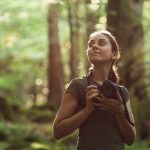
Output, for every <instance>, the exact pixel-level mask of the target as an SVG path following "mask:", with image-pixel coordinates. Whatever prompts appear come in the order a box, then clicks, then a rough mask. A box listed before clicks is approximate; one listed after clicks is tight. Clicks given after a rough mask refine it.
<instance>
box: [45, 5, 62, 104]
mask: <svg viewBox="0 0 150 150" xmlns="http://www.w3.org/2000/svg"><path fill="white" fill-rule="evenodd" d="M48 10H49V11H48V30H49V32H48V38H49V47H48V48H49V53H48V88H49V93H48V101H49V103H50V105H51V106H53V107H56V106H57V104H58V103H59V102H60V99H61V97H62V90H63V69H62V61H61V51H60V43H59V31H58V4H56V3H54V4H50V5H49V7H48Z"/></svg>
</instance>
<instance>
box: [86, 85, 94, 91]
mask: <svg viewBox="0 0 150 150" xmlns="http://www.w3.org/2000/svg"><path fill="white" fill-rule="evenodd" d="M91 89H97V86H95V85H89V86H87V88H86V91H89V90H91Z"/></svg>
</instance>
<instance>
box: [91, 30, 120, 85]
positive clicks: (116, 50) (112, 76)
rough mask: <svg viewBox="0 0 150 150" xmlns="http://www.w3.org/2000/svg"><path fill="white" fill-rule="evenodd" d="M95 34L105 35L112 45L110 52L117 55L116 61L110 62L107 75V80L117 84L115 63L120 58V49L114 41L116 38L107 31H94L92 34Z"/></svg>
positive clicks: (117, 76) (117, 77)
mask: <svg viewBox="0 0 150 150" xmlns="http://www.w3.org/2000/svg"><path fill="white" fill-rule="evenodd" d="M95 33H101V34H104V35H106V36H107V37H108V39H109V40H110V43H111V45H112V52H113V53H116V55H117V59H116V60H114V61H113V62H112V65H111V68H110V71H109V75H108V80H111V81H112V82H115V83H118V82H119V75H118V72H117V66H116V62H117V60H118V59H119V58H120V49H119V45H118V43H117V41H116V38H115V37H114V36H113V35H112V34H111V33H110V32H109V31H96V32H94V33H92V34H95ZM92 34H91V35H92Z"/></svg>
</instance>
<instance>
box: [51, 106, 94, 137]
mask: <svg viewBox="0 0 150 150" xmlns="http://www.w3.org/2000/svg"><path fill="white" fill-rule="evenodd" d="M91 112H92V111H90V110H87V109H86V108H84V109H82V110H81V111H79V112H77V113H76V114H75V115H73V116H72V117H70V118H67V119H64V120H62V121H60V123H59V124H58V125H57V126H56V127H55V128H54V136H55V137H56V139H60V138H62V137H65V136H67V135H69V134H70V133H72V132H73V131H75V130H76V129H77V128H78V127H79V126H80V125H81V124H82V123H83V122H84V121H85V120H86V119H87V118H88V116H89V115H90V114H91Z"/></svg>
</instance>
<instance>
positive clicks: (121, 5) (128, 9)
mask: <svg viewBox="0 0 150 150" xmlns="http://www.w3.org/2000/svg"><path fill="white" fill-rule="evenodd" d="M142 8H143V1H142V0H136V1H131V0H108V4H107V29H108V30H109V31H111V32H112V33H113V34H114V35H115V36H116V38H117V39H118V41H119V44H120V47H121V50H122V51H121V53H122V55H123V57H122V64H121V63H120V68H121V69H120V73H121V76H122V77H123V80H122V81H124V84H125V85H126V86H127V87H128V88H129V90H130V91H132V93H133V95H134V96H135V97H136V100H138V102H142V101H147V100H148V90H147V86H148V85H147V84H146V82H145V78H146V70H145V51H144V32H143V25H142ZM141 131H142V130H141Z"/></svg>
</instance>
